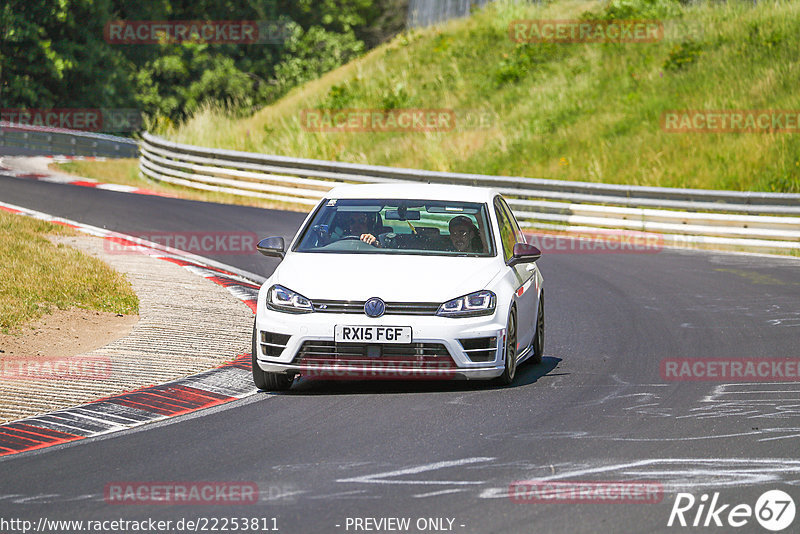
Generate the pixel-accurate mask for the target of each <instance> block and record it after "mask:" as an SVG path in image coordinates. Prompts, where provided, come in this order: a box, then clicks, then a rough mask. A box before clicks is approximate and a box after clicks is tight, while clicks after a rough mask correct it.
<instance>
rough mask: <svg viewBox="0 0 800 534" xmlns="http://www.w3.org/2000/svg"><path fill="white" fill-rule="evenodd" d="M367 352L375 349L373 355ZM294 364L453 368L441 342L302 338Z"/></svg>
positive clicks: (448, 354) (451, 361)
mask: <svg viewBox="0 0 800 534" xmlns="http://www.w3.org/2000/svg"><path fill="white" fill-rule="evenodd" d="M370 352H377V353H378V354H377V355H375V356H372V355H370ZM294 363H296V364H297V365H308V366H315V365H324V364H345V365H350V364H354V365H362V364H363V365H367V366H368V365H374V364H376V363H379V364H381V365H385V364H406V365H408V364H411V365H414V366H415V367H416V366H419V367H423V368H424V367H428V366H430V367H431V368H437V369H447V368H453V367H455V366H456V365H455V362H453V358H452V357H451V356H450V352H449V351H448V350H447V347H445V346H444V345H443V344H441V343H409V344H385V345H369V344H366V343H334V342H333V341H306V342H304V343H303V345H302V346H301V347H300V350H299V351H298V352H297V355H296V356H295V359H294Z"/></svg>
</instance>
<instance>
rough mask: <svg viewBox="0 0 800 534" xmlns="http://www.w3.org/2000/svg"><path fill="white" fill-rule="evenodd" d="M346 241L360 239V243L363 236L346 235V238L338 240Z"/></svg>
mask: <svg viewBox="0 0 800 534" xmlns="http://www.w3.org/2000/svg"><path fill="white" fill-rule="evenodd" d="M346 239H358V240H359V241H361V236H360V235H345V236H342V237H340V238H339V239H338V241H344V240H346Z"/></svg>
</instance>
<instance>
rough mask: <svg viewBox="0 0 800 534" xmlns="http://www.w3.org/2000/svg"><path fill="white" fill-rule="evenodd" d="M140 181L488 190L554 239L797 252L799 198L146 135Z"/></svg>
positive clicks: (245, 191)
mask: <svg viewBox="0 0 800 534" xmlns="http://www.w3.org/2000/svg"><path fill="white" fill-rule="evenodd" d="M140 150H141V157H140V160H139V168H140V170H141V172H142V173H143V174H144V175H146V176H148V177H150V178H152V179H155V180H160V181H164V182H169V183H173V184H177V185H182V186H186V187H192V188H196V189H204V190H209V191H218V192H223V193H231V194H234V195H242V196H250V197H255V198H265V199H271V200H278V201H282V202H288V203H294V204H300V205H305V206H311V205H314V204H316V203H317V201H318V200H319V199H321V198H323V197H324V195H325V193H326V192H327V191H328V190H330V189H331V188H332V187H333V186H335V185H337V184H339V183H391V182H420V183H449V184H465V185H475V186H487V187H493V188H495V189H497V190H498V191H500V192H501V193H503V195H504V196H505V197H506V198H507V200H508V202H509V204H510V205H511V207H512V209H513V210H514V213H515V215H516V216H517V217H518V218H519V219H520V221H521V223H522V224H524V225H525V226H528V227H533V228H539V229H542V230H552V231H579V232H592V231H597V230H598V229H617V230H619V229H622V230H625V231H630V232H646V233H654V234H658V235H660V236H661V238H662V239H663V240H664V242H665V244H670V245H677V246H690V247H695V246H705V245H709V246H714V247H728V248H730V247H733V248H740V249H743V250H762V251H776V250H782V251H788V250H792V249H794V250H800V194H787V193H758V192H738V191H712V190H703V189H671V188H660V187H642V186H628V185H614V184H595V183H585V182H569V181H559V180H544V179H535V178H524V177H505V176H487V175H479V174H459V173H445V172H434V171H423V170H414V169H399V168H393V167H379V166H373V165H359V164H352V163H338V162H330V161H322V160H312V159H302V158H290V157H285V156H271V155H265V154H256V153H252V152H240V151H234V150H222V149H212V148H203V147H198V146H193V145H186V144H180V143H174V142H171V141H168V140H166V139H163V138H161V137H158V136H154V135H151V134H149V133H144V134H143V140H142V142H141V144H140Z"/></svg>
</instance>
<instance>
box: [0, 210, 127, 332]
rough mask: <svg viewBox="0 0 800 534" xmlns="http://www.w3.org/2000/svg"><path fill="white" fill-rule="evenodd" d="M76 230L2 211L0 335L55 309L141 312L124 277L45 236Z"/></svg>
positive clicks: (0, 219)
mask: <svg viewBox="0 0 800 534" xmlns="http://www.w3.org/2000/svg"><path fill="white" fill-rule="evenodd" d="M72 233H73V231H72V230H70V229H69V228H65V227H63V226H60V225H55V224H51V223H48V222H45V221H40V220H37V219H31V218H29V217H23V216H20V215H14V214H10V213H7V212H4V211H0V332H2V333H4V334H5V333H9V332H14V331H16V330H18V329H19V327H20V326H21V325H23V324H24V323H25V322H27V321H30V320H32V319H35V318H37V317H40V316H42V315H44V314H46V313H49V311H50V310H51V309H52V308H53V307H57V308H61V309H67V308H70V307H73V306H77V307H80V308H87V309H91V310H98V311H108V312H115V313H124V314H131V313H138V311H139V299H138V298H137V297H136V294H135V293H134V292H133V289H132V288H131V285H130V283H129V282H128V281H127V280H126V279H125V277H124V276H123V275H121V274H120V273H118V272H116V271H114V270H113V269H112V268H111V267H109V266H108V265H106V264H105V263H103V262H102V261H100V260H98V259H97V258H93V257H91V256H88V255H86V254H84V253H82V252H80V251H78V250H75V249H73V248H70V247H67V246H64V245H58V246H56V245H53V244H52V243H51V242H50V241H48V240H47V239H46V238H45V237H44V235H45V234H72Z"/></svg>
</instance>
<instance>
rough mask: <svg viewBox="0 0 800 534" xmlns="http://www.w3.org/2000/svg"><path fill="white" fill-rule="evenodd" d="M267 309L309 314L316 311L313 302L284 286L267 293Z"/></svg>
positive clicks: (272, 288)
mask: <svg viewBox="0 0 800 534" xmlns="http://www.w3.org/2000/svg"><path fill="white" fill-rule="evenodd" d="M267 307H268V308H269V309H270V310H275V311H280V312H286V313H309V312H313V311H314V306H313V304H311V301H310V300H308V299H307V298H305V297H304V296H303V295H301V294H300V293H296V292H294V291H292V290H291V289H287V288H285V287H283V286H279V285H274V286H272V287H271V288H269V291H267Z"/></svg>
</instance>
